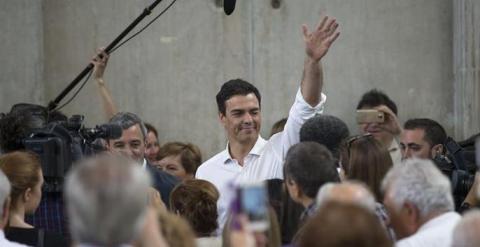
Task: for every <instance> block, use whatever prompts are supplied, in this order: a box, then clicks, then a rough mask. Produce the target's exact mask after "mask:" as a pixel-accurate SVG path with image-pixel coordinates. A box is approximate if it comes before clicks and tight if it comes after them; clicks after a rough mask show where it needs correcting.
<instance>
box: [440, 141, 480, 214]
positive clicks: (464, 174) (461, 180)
mask: <svg viewBox="0 0 480 247" xmlns="http://www.w3.org/2000/svg"><path fill="white" fill-rule="evenodd" d="M443 146H444V147H445V149H446V153H445V155H437V156H436V157H435V158H434V159H433V161H434V162H435V164H436V165H437V167H438V168H439V169H440V170H441V171H442V172H443V173H444V174H445V175H446V176H447V177H448V178H449V179H450V181H451V183H452V192H453V197H454V200H455V208H456V209H459V207H460V205H461V204H462V202H463V200H464V199H465V197H466V196H467V194H468V192H469V191H470V188H471V187H472V185H473V183H474V181H475V172H476V167H475V165H474V164H473V165H472V164H469V163H468V162H466V160H465V151H464V149H463V148H462V147H461V146H460V145H459V144H458V143H457V142H455V141H454V140H453V139H452V138H451V137H448V138H447V140H446V141H445V143H444V145H443Z"/></svg>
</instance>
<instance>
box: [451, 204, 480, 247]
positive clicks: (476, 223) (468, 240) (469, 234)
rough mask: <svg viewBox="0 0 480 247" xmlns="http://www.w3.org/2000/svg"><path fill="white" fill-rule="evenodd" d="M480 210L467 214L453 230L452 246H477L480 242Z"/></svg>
mask: <svg viewBox="0 0 480 247" xmlns="http://www.w3.org/2000/svg"><path fill="white" fill-rule="evenodd" d="M478 229H480V210H478V209H473V210H470V211H469V212H467V213H466V214H465V215H464V216H463V218H462V220H461V221H460V222H459V223H458V224H457V226H456V227H455V229H454V230H453V236H452V239H453V240H452V246H454V247H456V246H459V247H460V246H477V245H478V243H479V242H480V236H479V234H478Z"/></svg>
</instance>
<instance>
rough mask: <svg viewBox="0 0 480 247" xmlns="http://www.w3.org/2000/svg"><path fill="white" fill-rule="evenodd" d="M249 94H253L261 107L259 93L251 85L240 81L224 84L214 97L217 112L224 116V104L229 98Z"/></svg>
mask: <svg viewBox="0 0 480 247" xmlns="http://www.w3.org/2000/svg"><path fill="white" fill-rule="evenodd" d="M251 93H253V94H255V96H256V97H257V100H258V104H259V105H261V101H262V98H261V96H260V92H259V91H258V89H257V88H256V87H255V86H254V85H252V84H251V83H249V82H247V81H245V80H242V79H233V80H230V81H227V82H225V83H224V84H223V85H222V87H221V88H220V91H219V92H218V93H217V96H216V100H217V107H218V112H219V113H222V114H223V115H225V111H226V106H225V102H226V101H227V100H229V99H230V98H232V97H233V96H236V95H243V96H245V95H248V94H251Z"/></svg>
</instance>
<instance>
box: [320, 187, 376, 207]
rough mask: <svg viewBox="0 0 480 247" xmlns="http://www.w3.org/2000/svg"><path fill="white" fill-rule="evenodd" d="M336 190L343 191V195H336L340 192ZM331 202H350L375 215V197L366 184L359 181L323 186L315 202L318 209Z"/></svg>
mask: <svg viewBox="0 0 480 247" xmlns="http://www.w3.org/2000/svg"><path fill="white" fill-rule="evenodd" d="M335 190H341V192H342V193H336V192H339V191H335ZM329 201H342V202H347V201H348V202H351V203H353V204H356V205H359V206H362V207H364V208H366V209H367V210H369V211H370V212H372V213H375V207H376V203H375V197H374V196H373V194H372V192H370V190H369V189H368V187H367V186H366V185H365V184H363V183H361V182H358V181H347V182H343V183H327V184H325V185H323V186H322V187H321V188H320V190H319V191H318V194H317V197H316V200H315V203H316V206H317V209H318V208H320V207H322V206H323V205H324V204H325V203H327V202H329Z"/></svg>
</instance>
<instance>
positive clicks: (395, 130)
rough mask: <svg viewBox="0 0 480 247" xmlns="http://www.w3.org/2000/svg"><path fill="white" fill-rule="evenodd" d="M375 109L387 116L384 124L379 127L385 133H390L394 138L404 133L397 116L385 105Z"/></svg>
mask: <svg viewBox="0 0 480 247" xmlns="http://www.w3.org/2000/svg"><path fill="white" fill-rule="evenodd" d="M373 109H375V110H377V111H380V112H383V114H384V115H385V121H384V122H383V124H380V125H379V127H380V128H382V129H384V130H385V131H387V132H389V133H390V134H392V135H394V136H398V135H400V133H402V127H401V125H400V122H399V121H398V118H397V115H395V113H393V112H392V110H390V108H388V107H387V106H385V105H380V106H377V107H374V108H373Z"/></svg>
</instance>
